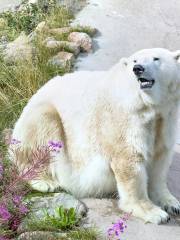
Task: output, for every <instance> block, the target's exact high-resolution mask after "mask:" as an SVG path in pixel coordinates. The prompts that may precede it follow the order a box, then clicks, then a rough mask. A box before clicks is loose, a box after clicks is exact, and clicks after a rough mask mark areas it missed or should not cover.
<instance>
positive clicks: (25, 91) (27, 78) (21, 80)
mask: <svg viewBox="0 0 180 240" xmlns="http://www.w3.org/2000/svg"><path fill="white" fill-rule="evenodd" d="M71 18H72V16H71V14H68V11H67V9H64V8H62V7H58V8H57V9H55V10H53V11H52V12H51V14H49V15H48V16H47V21H48V23H49V25H51V26H55V22H56V26H59V27H62V26H68V24H69V22H70V19H71ZM57 23H58V25H57ZM8 31H9V32H11V31H14V30H12V29H11V28H10V27H9V30H8ZM17 32H18V31H17ZM13 34H14V33H13ZM45 37H47V36H45V35H42V34H41V35H39V36H38V37H37V38H36V40H35V41H34V42H33V45H34V48H35V51H36V54H35V57H34V59H32V60H29V61H28V62H25V61H23V62H17V63H16V64H12V65H9V64H8V63H6V62H4V60H3V57H2V56H0V131H2V130H3V129H4V128H9V127H10V128H11V127H12V126H13V124H14V122H15V121H16V120H17V118H18V116H19V115H20V113H21V111H22V109H23V108H24V106H25V105H26V103H27V101H28V100H29V98H30V97H31V96H32V95H33V94H34V93H35V92H36V91H37V89H39V88H40V87H41V86H42V85H43V84H44V83H46V82H47V81H48V80H49V79H51V78H52V77H53V76H56V75H58V74H59V75H63V74H64V73H66V72H69V71H71V68H70V66H67V67H66V68H57V67H55V66H52V65H48V64H47V62H48V59H49V58H50V57H51V56H52V54H53V52H51V51H50V50H48V49H46V48H45V47H44V46H43V43H42V42H43V39H44V38H45ZM62 40H64V39H62Z"/></svg>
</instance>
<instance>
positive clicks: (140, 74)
mask: <svg viewBox="0 0 180 240" xmlns="http://www.w3.org/2000/svg"><path fill="white" fill-rule="evenodd" d="M133 72H134V74H135V75H136V77H137V80H138V82H139V83H140V88H141V89H147V88H152V86H153V85H154V83H155V80H154V79H152V78H150V77H147V76H146V69H145V67H144V66H142V65H140V64H135V65H134V67H133Z"/></svg>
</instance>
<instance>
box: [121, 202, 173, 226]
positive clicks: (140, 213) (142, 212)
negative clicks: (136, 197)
mask: <svg viewBox="0 0 180 240" xmlns="http://www.w3.org/2000/svg"><path fill="white" fill-rule="evenodd" d="M119 207H120V208H121V209H122V210H124V211H125V212H132V214H133V215H134V216H135V217H139V218H141V219H143V220H144V221H145V222H146V223H147V222H149V223H155V224H161V223H166V222H168V221H169V220H170V217H169V215H168V213H167V212H165V211H164V210H162V209H161V208H160V207H158V206H156V205H154V204H153V203H152V202H150V201H139V202H136V203H123V204H122V203H121V202H119Z"/></svg>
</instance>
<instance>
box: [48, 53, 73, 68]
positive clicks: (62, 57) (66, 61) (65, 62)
mask: <svg viewBox="0 0 180 240" xmlns="http://www.w3.org/2000/svg"><path fill="white" fill-rule="evenodd" d="M74 61H75V58H74V55H73V54H72V53H69V52H59V53H58V54H57V55H56V56H54V57H52V58H51V59H50V60H49V61H48V64H51V65H54V66H57V67H60V68H65V67H70V66H72V65H73V64H74Z"/></svg>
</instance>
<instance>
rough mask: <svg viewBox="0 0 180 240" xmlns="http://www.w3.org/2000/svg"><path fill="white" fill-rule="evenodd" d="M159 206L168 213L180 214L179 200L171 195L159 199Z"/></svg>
mask: <svg viewBox="0 0 180 240" xmlns="http://www.w3.org/2000/svg"><path fill="white" fill-rule="evenodd" d="M161 207H162V208H163V209H164V210H165V211H166V212H168V213H170V214H173V215H178V214H180V202H179V201H178V200H177V199H176V198H175V197H174V196H172V195H170V197H168V198H165V199H163V200H162V201H161Z"/></svg>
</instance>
